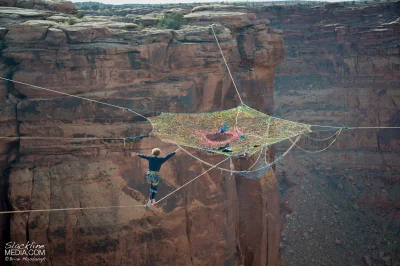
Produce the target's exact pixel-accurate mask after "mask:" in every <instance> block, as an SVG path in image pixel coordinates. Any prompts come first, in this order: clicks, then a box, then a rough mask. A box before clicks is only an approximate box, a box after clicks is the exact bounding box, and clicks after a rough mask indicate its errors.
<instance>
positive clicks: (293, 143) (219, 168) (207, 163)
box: [177, 135, 301, 174]
mask: <svg viewBox="0 0 400 266" xmlns="http://www.w3.org/2000/svg"><path fill="white" fill-rule="evenodd" d="M300 137H301V136H300V135H299V136H297V138H296V140H295V141H294V142H293V141H292V140H291V139H290V138H289V140H290V141H291V142H292V145H291V146H290V147H289V148H288V149H287V150H286V151H285V152H284V153H283V154H282V155H281V156H279V157H278V158H277V159H275V160H274V161H273V162H271V163H269V164H268V165H267V166H268V167H271V166H272V165H274V164H275V163H277V162H278V161H279V160H280V159H281V158H283V157H284V156H286V154H287V153H288V152H289V151H290V150H292V148H293V147H294V146H295V145H296V143H297V142H298V141H299V139H300ZM177 145H178V144H177ZM178 147H179V148H181V150H183V151H184V152H186V153H187V154H189V155H190V156H191V157H193V158H195V159H197V160H199V161H200V162H202V163H204V164H206V165H208V166H212V164H210V163H209V162H206V161H204V160H202V159H201V158H199V157H197V156H195V155H193V154H192V153H190V152H189V151H187V150H186V149H184V148H182V146H180V145H178ZM228 158H231V157H228ZM265 167H266V166H263V167H260V168H258V169H256V170H251V171H249V170H244V171H232V170H228V169H225V168H221V167H217V169H218V170H221V171H225V172H231V173H238V174H240V173H250V172H256V171H259V170H261V169H264V168H265Z"/></svg>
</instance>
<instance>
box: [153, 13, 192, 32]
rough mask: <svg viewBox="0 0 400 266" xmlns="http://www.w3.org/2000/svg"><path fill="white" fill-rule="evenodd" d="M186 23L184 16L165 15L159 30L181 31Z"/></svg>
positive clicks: (159, 23) (159, 24) (158, 26)
mask: <svg viewBox="0 0 400 266" xmlns="http://www.w3.org/2000/svg"><path fill="white" fill-rule="evenodd" d="M185 23H186V21H185V19H184V18H183V14H178V13H176V14H165V15H164V17H163V18H162V19H161V20H160V22H158V25H157V28H159V29H174V30H179V29H180V28H181V27H182V25H184V24H185Z"/></svg>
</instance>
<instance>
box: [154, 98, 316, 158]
mask: <svg viewBox="0 0 400 266" xmlns="http://www.w3.org/2000/svg"><path fill="white" fill-rule="evenodd" d="M150 121H151V123H152V124H153V127H154V129H153V134H154V135H155V136H156V137H158V138H160V139H161V140H162V141H164V142H169V143H174V144H179V145H182V146H187V147H193V148H197V149H204V150H206V151H209V152H213V153H219V154H224V155H226V156H243V155H245V154H247V155H253V154H254V153H255V152H257V151H259V150H260V149H262V147H266V146H270V145H272V144H275V143H278V142H281V141H283V140H285V139H288V138H291V137H294V136H298V135H301V134H305V133H308V132H311V129H310V126H309V125H304V124H298V123H295V122H291V121H287V120H282V119H278V118H273V117H271V116H268V115H266V114H263V113H261V112H259V111H257V110H254V109H252V108H250V107H248V106H246V105H239V106H238V107H236V108H233V109H229V110H224V111H218V112H209V113H161V114H160V115H158V116H157V117H153V118H150ZM221 129H222V131H224V132H221Z"/></svg>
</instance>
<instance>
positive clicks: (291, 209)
mask: <svg viewBox="0 0 400 266" xmlns="http://www.w3.org/2000/svg"><path fill="white" fill-rule="evenodd" d="M399 10H400V2H398V1H397V2H391V3H389V2H387V3H371V2H368V3H367V4H364V3H358V4H354V3H351V2H348V3H332V4H326V5H315V6H313V5H311V6H310V5H287V6H270V7H262V8H257V10H252V12H255V13H256V14H257V16H258V17H259V18H268V19H270V20H271V25H272V26H274V27H277V28H280V29H282V30H283V32H284V33H283V34H284V35H283V36H284V42H285V49H286V57H285V61H284V62H283V63H282V65H281V66H279V68H278V69H277V70H276V82H275V92H276V94H275V101H276V112H275V114H276V115H277V116H279V117H283V118H285V119H289V120H292V121H299V122H304V123H309V124H322V125H338V126H343V125H347V126H400V123H399V122H400V121H399V117H400V116H399V114H400V102H399V99H400V98H399V97H400V94H399V89H398V88H399V84H400V83H399V82H400V71H399V70H400V68H399V65H400V54H399V47H398V44H399V34H400V24H399V14H400V13H399ZM333 133H334V131H333V132H331V133H330V134H333ZM328 135H329V134H321V135H319V136H318V135H316V136H314V137H320V138H322V137H326V136H328ZM329 143H330V141H326V142H322V143H321V142H317V141H314V140H311V139H305V140H304V142H303V143H301V144H300V146H301V147H304V148H305V149H307V150H311V151H316V150H319V149H323V148H325V147H326V146H327V145H328V144H329ZM399 144H400V131H399V130H393V129H383V130H358V131H357V130H356V131H343V132H342V133H341V134H340V136H339V138H338V139H337V141H336V142H335V143H334V145H333V146H332V147H331V148H329V149H328V150H327V151H324V152H323V153H317V154H310V153H305V152H302V151H301V150H296V152H295V153H294V154H293V155H291V156H289V157H288V158H286V159H285V160H284V165H282V166H280V167H277V177H278V179H280V180H282V184H281V185H282V189H284V187H285V186H286V187H290V188H291V189H290V190H289V191H287V192H285V193H287V194H285V196H284V197H283V202H282V205H283V208H282V209H283V210H285V211H284V212H283V215H282V216H283V221H284V222H285V221H288V223H287V226H286V229H285V230H284V232H283V234H284V237H283V243H282V244H283V248H284V249H283V253H284V255H283V258H284V259H283V262H284V263H285V264H287V265H293V264H299V263H300V264H307V265H316V264H322V263H324V264H326V265H353V264H354V265H356V264H359V263H361V261H362V259H363V255H365V253H366V252H369V253H370V254H369V255H371V257H372V258H374V259H373V260H374V263H376V265H379V264H378V263H381V262H382V260H381V259H380V257H379V256H378V254H374V253H379V252H380V251H385V252H391V253H392V254H391V256H393V257H394V254H393V251H394V250H396V248H395V246H396V244H394V243H395V241H398V239H399V238H398V233H397V235H396V232H395V230H394V229H393V228H396V227H398V225H399V222H400V220H399V209H398V202H399V201H400V198H399V195H400V193H399V189H398V181H399V178H398V177H399V173H400V164H399V162H400V160H399V153H398V152H399ZM283 148H284V147H282V148H281V149H282V151H283V150H284V149H283ZM282 151H279V152H282ZM334 205H335V206H337V207H338V208H335V207H334ZM396 206H397V207H396ZM287 214H288V215H287ZM286 216H287V217H288V219H286ZM324 217H325V218H324ZM374 221H375V222H374ZM382 228H384V229H382ZM391 228H392V229H391ZM309 230H311V231H309ZM393 230H394V231H393ZM304 232H307V234H308V235H307V236H306V237H305V236H304V235H303V233H304ZM338 237H340V238H341V239H339V240H340V242H341V243H342V244H341V245H338V244H337V243H335V240H336V239H337V238H338ZM304 243H306V244H304ZM397 243H398V242H397ZM313 245H314V246H313ZM372 246H374V247H375V248H374V249H371V248H370V247H372ZM310 250H321V252H322V251H327V252H325V253H324V255H321V256H318V252H311V251H310ZM343 250H346V252H347V253H346V255H345V256H343V255H344V253H343V252H344V251H343ZM367 250H369V251H367ZM350 252H352V253H350ZM397 253H398V252H397ZM397 256H399V254H397ZM399 259H400V258H398V259H397V260H399ZM382 263H383V262H382Z"/></svg>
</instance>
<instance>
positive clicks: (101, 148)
mask: <svg viewBox="0 0 400 266" xmlns="http://www.w3.org/2000/svg"><path fill="white" fill-rule="evenodd" d="M198 12H199V13H201V14H197V11H196V10H194V11H193V12H192V13H190V14H187V15H186V18H187V19H188V21H189V22H190V23H189V25H187V26H184V27H183V28H182V29H181V30H156V29H154V28H150V29H146V30H139V29H136V27H135V26H133V25H130V26H129V27H127V26H126V25H123V24H118V25H115V24H112V22H113V21H112V20H111V19H110V20H109V21H108V22H105V23H103V22H104V21H106V19H105V18H95V17H85V18H83V19H82V20H77V21H76V23H75V24H74V25H67V24H66V23H63V21H65V19H63V15H62V14H56V13H54V12H49V11H42V10H27V9H18V8H0V14H2V18H3V19H4V21H5V23H2V25H5V26H4V27H5V28H2V29H0V33H1V34H0V37H1V42H2V50H1V59H0V60H1V61H0V72H1V76H2V77H4V76H6V77H9V78H12V79H14V80H17V81H20V82H25V83H29V84H34V85H36V86H41V87H45V88H51V89H53V90H57V91H61V92H66V93H70V94H74V95H79V96H83V97H87V98H91V99H94V100H100V101H105V102H108V103H111V104H115V105H119V106H124V107H129V108H131V109H138V110H143V111H141V113H142V114H143V115H145V116H152V115H154V112H153V111H152V110H156V111H170V112H199V111H210V110H220V109H224V108H230V107H233V106H235V105H237V103H238V100H237V96H236V94H235V91H234V88H233V85H232V82H231V80H230V77H229V75H228V73H227V71H226V68H225V65H224V64H223V61H222V58H221V55H220V51H219V50H218V46H217V45H216V42H215V39H214V36H213V34H212V32H211V30H210V28H208V24H210V23H215V24H216V25H215V31H216V34H217V36H218V39H219V41H220V43H221V47H222V49H223V50H224V53H225V56H226V58H227V60H228V62H229V65H230V67H231V69H232V71H233V73H235V79H236V82H237V84H238V87H239V88H240V92H241V94H242V95H243V99H244V101H245V103H247V104H248V105H250V106H252V107H254V108H257V109H258V110H261V111H265V112H268V113H271V112H272V110H273V108H274V103H273V82H274V69H275V67H277V66H278V65H279V64H280V63H281V62H282V61H283V57H284V54H285V50H284V48H283V39H282V32H281V31H279V30H275V29H273V28H270V27H269V26H268V21H267V20H256V19H255V15H254V14H248V13H243V12H235V11H232V10H228V9H223V8H221V7H218V10H217V11H204V10H199V11H198ZM203 12H208V13H209V14H211V18H208V19H207V22H206V23H204V22H203V21H201V20H202V19H201V17H202V16H203V15H204V13H203ZM213 12H216V13H213ZM15 14H16V15H17V16H14V15H15ZM22 14H25V15H22ZM26 14H33V15H31V16H27V15H26ZM102 21H103V22H102ZM232 22H234V23H232ZM120 23H128V22H120ZM109 24H110V25H109ZM0 84H1V87H0V95H1V97H2V98H1V102H2V103H1V110H0V112H1V114H2V115H1V120H0V122H1V136H7V137H18V136H19V137H22V138H21V139H20V140H19V139H17V138H15V139H13V138H9V139H3V140H2V141H1V162H2V163H1V167H2V169H3V170H4V171H3V174H2V176H1V180H2V182H3V183H2V186H1V188H2V194H1V195H2V198H0V200H1V202H2V205H0V206H1V210H4V209H12V210H24V209H49V208H52V209H55V208H66V207H69V208H71V207H90V206H115V205H136V204H143V203H144V202H145V197H147V195H148V185H147V184H146V183H145V180H144V178H143V176H144V173H145V171H146V167H147V166H146V164H145V162H143V161H141V160H139V159H138V158H137V157H135V158H132V157H131V156H130V152H131V151H132V150H134V151H136V152H142V153H148V152H149V150H150V149H151V148H152V147H155V146H158V147H160V148H161V149H162V152H163V153H167V152H170V151H172V150H175V149H176V147H174V146H173V145H169V144H165V143H161V142H160V141H157V140H156V139H150V140H147V139H145V140H143V141H141V142H139V143H129V144H128V145H126V146H125V147H124V143H123V142H122V141H120V140H114V141H109V140H85V141H83V140H81V139H77V140H73V139H72V140H71V139H64V140H60V139H52V138H85V137H99V138H106V137H109V138H117V137H125V136H135V135H139V134H141V133H146V132H148V131H149V130H150V125H149V124H148V123H147V122H146V121H144V119H143V118H141V117H139V116H136V115H133V114H132V113H128V112H123V111H122V110H121V109H117V108H112V107H107V106H102V105H99V104H96V103H94V102H85V101H83V100H80V99H76V98H71V97H64V96H63V97H60V95H58V94H56V93H53V92H49V91H45V90H38V89H34V88H31V87H28V86H25V85H22V84H18V83H7V82H1V83H0ZM146 110H147V111H146ZM23 137H46V138H47V139H46V140H42V139H41V140H30V139H24V138H23ZM191 151H192V152H194V153H196V155H197V156H201V157H202V158H203V159H206V160H207V161H209V162H211V163H214V164H216V163H217V162H219V161H220V160H222V158H221V157H219V156H212V155H204V154H203V153H201V152H197V151H196V150H191ZM271 156H272V155H271ZM224 167H227V168H229V164H228V163H226V164H224ZM207 169H208V167H207V166H205V165H202V164H201V163H199V162H198V161H196V160H194V159H191V158H190V157H187V156H184V155H179V156H176V157H174V158H173V159H171V161H169V162H168V163H167V164H166V165H165V166H163V170H162V172H163V174H162V177H163V182H162V183H161V185H160V193H159V195H158V198H162V197H163V196H165V195H166V194H167V193H169V192H170V191H172V190H174V189H176V188H177V187H179V186H181V185H183V184H184V183H185V182H187V181H189V180H191V179H192V178H194V177H195V176H197V175H199V174H200V173H202V172H204V171H206V170H207ZM4 193H7V194H8V196H5V194H4ZM1 218H2V220H1V221H2V224H0V227H1V228H2V231H3V234H4V235H5V238H3V239H5V240H12V241H15V242H18V243H25V242H26V241H27V240H30V241H32V240H35V242H37V243H40V244H43V245H45V246H46V254H49V255H48V259H47V261H46V263H45V264H44V265H111V264H118V265H147V264H152V265H223V264H224V265H279V264H280V255H279V232H280V228H279V192H278V187H277V182H276V179H275V176H274V172H273V171H272V170H270V171H268V172H267V173H266V174H265V175H264V176H263V177H262V178H261V180H247V179H243V178H241V177H229V175H223V174H221V172H220V171H217V170H211V171H210V172H209V173H208V174H206V175H205V176H203V177H202V178H201V179H198V180H197V181H196V182H194V183H192V184H190V185H188V186H187V187H185V188H183V189H182V190H180V191H178V192H177V193H175V194H173V195H172V196H171V197H169V198H167V199H166V200H165V201H163V202H161V203H160V205H159V206H158V207H155V208H154V209H153V210H152V211H150V212H145V210H144V208H143V207H140V208H120V209H118V208H110V209H107V210H82V211H70V212H50V213H31V214H16V215H12V216H2V217H1ZM7 232H10V235H7V234H6V233H7ZM0 245H1V246H2V247H3V246H4V245H3V244H2V243H0ZM2 254H4V252H2Z"/></svg>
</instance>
